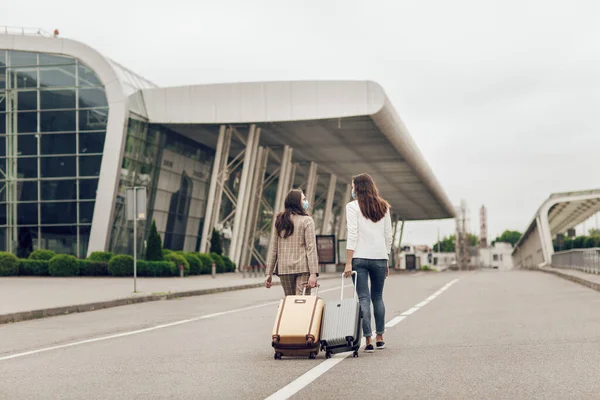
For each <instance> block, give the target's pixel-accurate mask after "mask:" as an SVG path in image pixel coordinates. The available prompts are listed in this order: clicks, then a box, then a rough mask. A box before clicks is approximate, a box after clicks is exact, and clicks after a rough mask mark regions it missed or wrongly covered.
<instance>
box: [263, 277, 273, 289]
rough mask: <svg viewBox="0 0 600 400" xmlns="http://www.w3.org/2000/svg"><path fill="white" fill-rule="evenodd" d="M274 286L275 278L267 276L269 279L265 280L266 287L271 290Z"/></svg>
mask: <svg viewBox="0 0 600 400" xmlns="http://www.w3.org/2000/svg"><path fill="white" fill-rule="evenodd" d="M271 286H273V277H272V276H271V275H267V279H265V287H266V288H267V289H270V288H271Z"/></svg>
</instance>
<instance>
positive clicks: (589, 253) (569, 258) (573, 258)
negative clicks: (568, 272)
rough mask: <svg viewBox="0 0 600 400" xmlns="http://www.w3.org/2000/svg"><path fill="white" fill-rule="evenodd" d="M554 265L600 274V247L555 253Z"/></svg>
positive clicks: (553, 255)
mask: <svg viewBox="0 0 600 400" xmlns="http://www.w3.org/2000/svg"><path fill="white" fill-rule="evenodd" d="M552 266H553V267H555V268H567V269H575V270H578V271H582V272H587V273H590V274H600V248H598V247H595V248H591V249H574V250H567V251H561V252H558V253H554V254H552Z"/></svg>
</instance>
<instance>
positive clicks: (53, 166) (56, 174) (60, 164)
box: [41, 157, 76, 178]
mask: <svg viewBox="0 0 600 400" xmlns="http://www.w3.org/2000/svg"><path fill="white" fill-rule="evenodd" d="M41 162H42V171H41V176H42V178H61V177H75V175H76V174H75V172H76V171H75V170H76V168H75V164H76V163H75V157H42V158H41Z"/></svg>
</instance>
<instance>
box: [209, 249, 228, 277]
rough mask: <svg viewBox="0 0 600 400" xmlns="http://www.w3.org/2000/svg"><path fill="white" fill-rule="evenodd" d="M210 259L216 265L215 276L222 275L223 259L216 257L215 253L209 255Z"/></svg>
mask: <svg viewBox="0 0 600 400" xmlns="http://www.w3.org/2000/svg"><path fill="white" fill-rule="evenodd" d="M210 258H212V260H213V261H214V263H215V264H217V274H222V273H223V272H225V261H223V257H221V256H220V255H218V254H217V253H210ZM211 269H212V265H211ZM211 272H212V271H211Z"/></svg>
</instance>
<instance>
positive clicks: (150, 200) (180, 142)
mask: <svg viewBox="0 0 600 400" xmlns="http://www.w3.org/2000/svg"><path fill="white" fill-rule="evenodd" d="M213 159H214V150H212V149H210V148H208V147H205V146H203V145H201V144H200V143H197V142H195V141H193V140H191V139H188V138H186V137H185V136H182V135H179V134H177V133H175V132H173V131H171V130H169V129H168V128H166V127H164V126H161V125H153V124H150V125H149V124H147V123H146V122H145V121H141V120H138V119H133V118H131V119H130V120H129V126H128V129H127V139H126V145H125V153H124V157H123V164H122V167H121V178H120V184H119V192H118V194H117V201H116V208H115V219H114V224H113V231H112V235H111V241H110V251H113V252H115V253H124V254H131V252H132V251H133V226H132V223H131V222H130V221H127V219H126V214H125V212H126V208H125V192H126V188H127V187H132V186H143V187H146V193H147V204H148V215H147V220H146V221H145V222H140V225H139V229H138V243H140V247H139V248H138V253H139V254H142V253H143V243H144V240H145V239H146V238H147V235H148V233H149V229H150V224H151V222H152V220H155V221H156V227H157V230H158V232H159V233H160V234H161V236H162V238H163V246H164V247H165V248H167V249H171V250H185V251H197V250H198V245H199V236H201V233H202V231H201V229H202V221H203V219H204V211H205V207H206V199H207V197H208V189H209V181H210V172H211V169H212V164H213Z"/></svg>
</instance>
